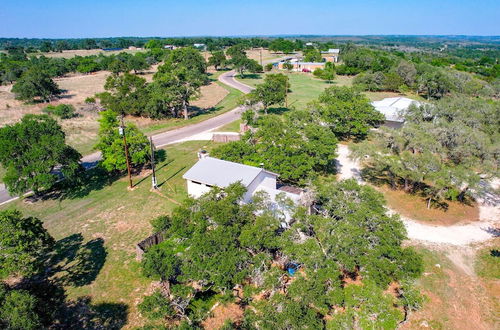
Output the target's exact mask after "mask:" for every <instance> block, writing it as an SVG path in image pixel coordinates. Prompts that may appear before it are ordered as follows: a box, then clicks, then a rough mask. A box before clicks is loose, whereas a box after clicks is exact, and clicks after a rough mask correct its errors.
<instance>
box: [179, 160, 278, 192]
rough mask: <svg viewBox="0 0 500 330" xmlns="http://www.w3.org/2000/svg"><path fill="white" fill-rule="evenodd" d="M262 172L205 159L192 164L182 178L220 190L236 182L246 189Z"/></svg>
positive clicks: (236, 164) (244, 166)
mask: <svg viewBox="0 0 500 330" xmlns="http://www.w3.org/2000/svg"><path fill="white" fill-rule="evenodd" d="M262 171H265V170H264V169H262V168H258V167H254V166H248V165H243V164H239V163H234V162H229V161H226V160H222V159H217V158H212V157H205V158H202V159H200V160H199V161H198V162H197V163H196V164H194V165H193V167H191V168H190V169H189V170H188V171H187V172H186V173H184V175H183V176H182V177H183V178H184V179H186V180H191V181H196V182H200V183H204V184H207V185H211V186H217V187H220V188H225V187H227V186H229V185H230V184H231V183H235V182H238V181H241V183H242V184H243V185H244V186H245V187H248V186H249V185H250V184H251V183H252V181H253V180H254V179H255V178H256V177H257V176H258V175H259V173H260V172H262ZM266 172H267V171H266ZM268 173H271V172H268ZM271 174H274V173H271Z"/></svg>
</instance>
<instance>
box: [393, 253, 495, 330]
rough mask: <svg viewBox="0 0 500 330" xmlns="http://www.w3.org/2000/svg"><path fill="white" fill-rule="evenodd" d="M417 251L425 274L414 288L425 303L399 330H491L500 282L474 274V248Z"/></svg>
mask: <svg viewBox="0 0 500 330" xmlns="http://www.w3.org/2000/svg"><path fill="white" fill-rule="evenodd" d="M417 249H418V250H419V251H420V252H421V253H423V255H424V262H425V271H424V275H423V276H422V277H421V278H420V279H419V280H418V287H419V289H420V290H421V292H422V293H423V294H424V295H425V296H426V302H425V303H424V306H423V308H421V309H420V310H419V311H417V312H415V313H413V314H412V315H411V316H410V319H409V322H408V323H407V324H405V325H404V326H403V327H402V328H403V329H422V328H433V329H464V330H465V329H492V328H494V327H495V326H494V324H495V322H496V320H495V314H496V311H497V310H498V296H499V288H500V285H499V284H500V283H499V282H498V281H496V283H495V282H494V281H489V282H487V281H485V280H484V279H481V278H478V277H477V276H476V275H475V273H474V270H473V268H472V265H473V263H474V260H473V259H474V258H475V252H476V248H470V247H468V248H464V247H455V248H451V247H436V246H434V247H431V248H430V249H427V248H423V247H421V246H420V247H417Z"/></svg>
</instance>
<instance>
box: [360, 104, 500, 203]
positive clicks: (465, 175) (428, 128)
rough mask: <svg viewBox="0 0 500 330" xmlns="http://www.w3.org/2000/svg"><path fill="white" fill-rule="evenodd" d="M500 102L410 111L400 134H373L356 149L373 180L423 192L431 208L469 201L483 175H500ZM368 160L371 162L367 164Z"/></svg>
mask: <svg viewBox="0 0 500 330" xmlns="http://www.w3.org/2000/svg"><path fill="white" fill-rule="evenodd" d="M499 114H500V103H498V101H487V100H483V99H479V98H477V99H469V98H467V97H453V98H451V97H450V98H444V99H442V100H440V101H439V102H436V103H434V104H426V105H422V106H419V107H417V106H411V107H410V108H409V110H408V111H407V112H406V113H405V118H406V124H405V126H404V127H403V128H401V129H399V130H392V129H384V130H382V131H380V132H377V133H374V135H375V136H373V138H372V139H370V141H369V142H365V143H362V144H360V145H358V146H354V147H353V148H354V154H355V155H356V157H358V158H361V159H364V160H365V163H366V165H367V168H366V170H365V173H366V175H367V176H368V177H369V178H377V177H378V178H382V179H384V180H386V181H387V182H388V183H390V184H391V185H392V187H394V188H403V189H404V190H405V191H408V192H423V193H424V194H425V195H426V196H427V197H428V206H429V207H430V206H432V205H434V204H437V205H441V203H442V202H443V201H444V200H447V199H448V200H460V201H464V200H465V199H466V197H467V196H468V194H469V193H470V192H471V190H475V191H478V190H479V189H480V185H479V180H480V178H481V177H482V176H486V177H488V176H498V174H499V167H498V164H499V159H498V155H499V150H500V149H499V147H500V146H499V144H498V141H500V135H499V134H500V133H499V132H498V127H499V123H500V117H499ZM366 156H368V158H367V159H366Z"/></svg>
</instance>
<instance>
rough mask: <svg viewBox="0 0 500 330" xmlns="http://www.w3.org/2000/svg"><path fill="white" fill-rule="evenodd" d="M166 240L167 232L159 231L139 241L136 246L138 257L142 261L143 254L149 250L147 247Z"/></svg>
mask: <svg viewBox="0 0 500 330" xmlns="http://www.w3.org/2000/svg"><path fill="white" fill-rule="evenodd" d="M164 240H165V233H164V232H159V233H156V234H153V235H151V236H149V237H147V238H145V239H143V240H142V241H140V242H139V243H137V245H136V246H135V253H136V259H137V260H139V261H141V260H142V256H143V255H144V253H145V252H146V251H147V249H149V248H150V247H152V246H155V245H156V244H160V243H161V242H163V241H164Z"/></svg>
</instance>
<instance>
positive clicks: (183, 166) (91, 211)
mask: <svg viewBox="0 0 500 330" xmlns="http://www.w3.org/2000/svg"><path fill="white" fill-rule="evenodd" d="M214 145H215V144H214V143H212V142H209V141H201V142H200V141H192V142H186V143H182V144H177V145H173V146H171V147H168V148H166V149H164V150H165V151H166V159H165V160H163V161H160V162H159V164H158V166H157V174H158V184H159V185H160V189H161V194H162V195H163V196H161V195H160V194H157V193H154V192H151V191H150V188H151V178H150V176H149V172H145V173H143V174H142V175H138V176H135V177H134V178H133V181H134V183H135V184H136V188H135V189H134V190H133V191H128V189H127V184H128V182H127V179H126V178H125V177H122V178H120V179H118V180H116V181H112V182H110V181H108V180H106V179H103V176H102V175H98V172H97V171H89V176H90V174H92V177H89V178H87V180H86V181H85V183H86V184H85V185H84V186H83V187H81V188H80V189H78V190H75V191H70V192H69V193H67V194H66V195H65V196H62V197H58V198H57V197H56V198H53V199H47V200H44V201H37V202H32V203H28V202H26V201H22V200H17V201H14V202H12V203H9V204H6V205H3V206H1V207H0V209H14V208H17V209H19V210H21V211H22V212H23V214H24V215H26V216H36V217H39V218H40V219H42V220H43V222H44V226H45V227H46V228H47V229H48V230H49V232H50V233H51V234H52V235H53V236H54V237H55V238H56V240H59V245H60V247H61V246H62V245H63V243H64V244H65V245H66V246H68V245H70V246H75V247H76V248H75V249H78V248H81V249H82V250H87V252H86V253H83V252H85V251H83V252H82V255H83V256H85V258H86V259H85V260H84V259H83V258H82V260H74V259H75V258H74V256H73V257H72V256H71V251H73V252H74V249H73V248H68V247H66V248H62V247H61V256H60V258H61V259H63V260H65V261H63V263H66V264H69V266H70V268H69V270H68V271H67V272H60V273H58V274H57V275H56V277H58V278H66V277H71V278H73V277H75V274H76V276H77V279H78V280H74V279H73V281H70V282H69V284H66V285H65V286H66V289H67V292H68V297H69V298H70V299H76V298H77V297H81V296H87V295H88V296H90V297H91V298H92V300H93V303H116V304H124V306H126V307H128V312H129V319H128V321H129V325H131V326H137V325H141V324H142V322H143V320H142V319H141V318H140V317H139V316H138V313H137V310H136V303H137V302H138V301H140V299H141V298H142V296H143V295H144V292H145V291H146V290H147V289H148V287H149V285H150V283H151V281H150V280H149V279H147V278H145V277H143V276H142V275H141V272H140V264H139V263H138V262H137V261H136V260H135V244H136V243H138V242H139V241H141V240H142V239H144V238H145V237H147V236H148V235H149V234H151V227H150V224H149V220H150V219H152V218H154V217H157V216H159V215H162V214H168V213H169V212H171V211H172V209H173V208H174V207H175V206H176V204H175V203H174V202H172V200H174V201H182V200H183V199H184V198H185V197H186V183H185V181H184V180H183V179H182V174H183V173H184V172H186V171H187V170H188V169H189V167H191V166H192V165H193V164H194V163H195V162H196V160H197V158H196V152H197V151H198V150H199V149H200V148H208V149H210V148H211V147H212V146H214ZM65 251H66V252H65ZM73 255H74V253H73ZM82 265H86V266H85V267H84V266H82ZM82 267H83V269H81V268H82ZM69 275H71V276H69Z"/></svg>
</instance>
